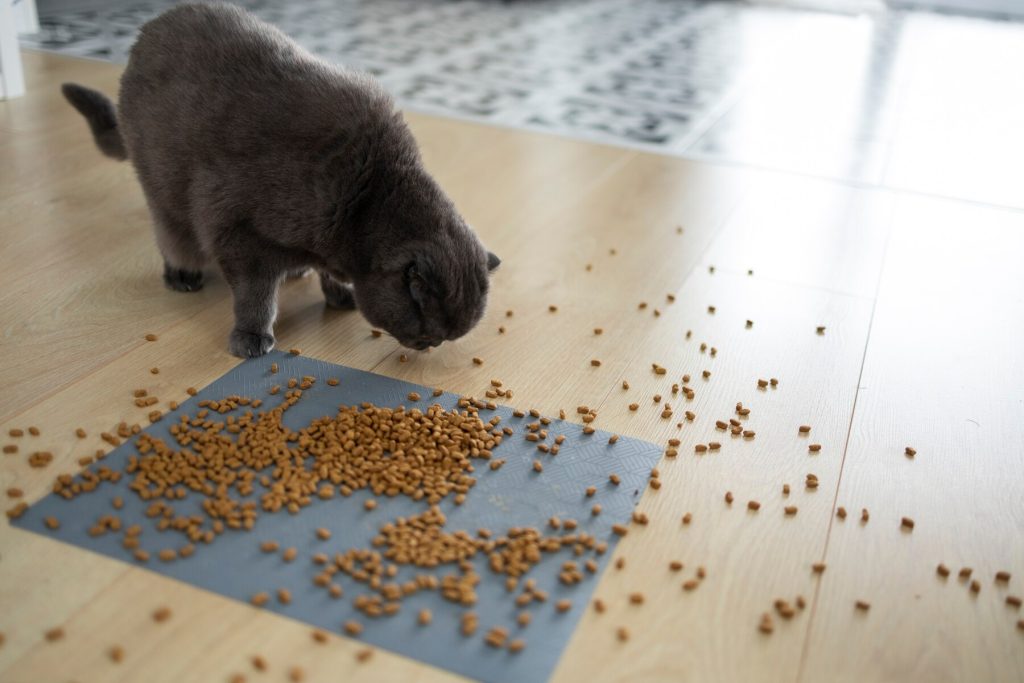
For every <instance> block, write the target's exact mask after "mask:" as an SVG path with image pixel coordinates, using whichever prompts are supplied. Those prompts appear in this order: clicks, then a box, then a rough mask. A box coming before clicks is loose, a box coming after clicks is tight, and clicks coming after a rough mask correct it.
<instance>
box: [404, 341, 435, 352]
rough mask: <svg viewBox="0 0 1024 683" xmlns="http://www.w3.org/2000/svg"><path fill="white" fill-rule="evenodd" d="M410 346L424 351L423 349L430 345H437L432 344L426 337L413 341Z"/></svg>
mask: <svg viewBox="0 0 1024 683" xmlns="http://www.w3.org/2000/svg"><path fill="white" fill-rule="evenodd" d="M410 346H412V348H414V349H416V350H417V351H422V350H423V349H425V348H427V347H428V346H435V345H434V344H431V343H430V342H428V341H427V340H425V339H420V340H419V341H415V342H413V343H412V344H411V345H410Z"/></svg>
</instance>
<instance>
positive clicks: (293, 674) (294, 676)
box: [288, 666, 306, 683]
mask: <svg viewBox="0 0 1024 683" xmlns="http://www.w3.org/2000/svg"><path fill="white" fill-rule="evenodd" d="M305 677H306V673H305V672H304V671H303V670H302V668H301V667H298V666H293V667H292V668H290V669H289V670H288V680H289V681H292V682H293V683H298V682H299V681H302V680H303V679H305Z"/></svg>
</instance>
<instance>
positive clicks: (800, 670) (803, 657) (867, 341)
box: [796, 211, 896, 683]
mask: <svg viewBox="0 0 1024 683" xmlns="http://www.w3.org/2000/svg"><path fill="white" fill-rule="evenodd" d="M894 223H895V211H891V213H890V215H889V219H888V229H887V230H886V235H885V245H884V246H883V248H882V259H881V265H880V266H879V268H878V278H877V280H876V281H875V296H874V301H873V302H872V304H871V316H870V317H869V319H868V329H867V333H866V334H865V336H864V351H863V353H862V354H861V360H860V371H859V372H858V373H857V387H856V391H855V392H854V394H853V406H852V407H851V408H850V422H849V425H848V426H847V429H846V440H845V442H844V443H843V457H842V459H841V461H840V463H839V478H838V479H837V480H836V488H835V494H834V496H833V498H832V508H831V510H830V511H829V520H828V529H827V530H826V532H825V547H824V548H822V552H821V557H820V561H821V562H825V558H827V557H828V548H829V543H830V541H831V539H832V526H833V524H834V523H835V519H836V505H837V503H838V502H839V491H840V488H841V487H842V484H843V470H844V469H845V468H846V454H847V452H848V451H849V448H850V437H851V436H852V434H853V423H854V419H855V417H856V415H857V402H858V400H859V399H860V385H861V380H862V379H863V377H864V366H865V365H866V364H867V358H868V348H869V347H870V346H871V328H872V326H873V325H874V323H875V311H876V310H877V309H878V296H879V294H880V293H881V287H882V277H883V275H884V274H885V262H886V260H887V259H888V256H889V243H890V241H891V240H892V233H893V232H894V231H895V229H896V228H895V225H894ZM820 594H821V580H820V579H818V580H817V581H816V582H815V584H814V596H813V597H812V598H811V609H810V612H811V613H810V615H809V616H808V618H807V630H806V632H805V635H804V643H803V646H802V647H801V648H800V666H799V667H797V675H796V683H801V681H802V680H803V676H804V667H805V666H806V664H807V654H808V652H809V648H810V641H811V632H812V630H813V628H814V617H815V615H816V614H817V612H818V599H819V596H820Z"/></svg>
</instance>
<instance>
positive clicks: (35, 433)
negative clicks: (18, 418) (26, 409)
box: [28, 427, 39, 436]
mask: <svg viewBox="0 0 1024 683" xmlns="http://www.w3.org/2000/svg"><path fill="white" fill-rule="evenodd" d="M28 433H29V434H31V435H32V436H39V427H29V428H28Z"/></svg>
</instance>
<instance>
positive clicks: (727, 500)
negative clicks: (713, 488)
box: [725, 491, 734, 505]
mask: <svg viewBox="0 0 1024 683" xmlns="http://www.w3.org/2000/svg"><path fill="white" fill-rule="evenodd" d="M733 500H734V499H733V495H732V491H726V492H725V503H726V505H732V501H733Z"/></svg>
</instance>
